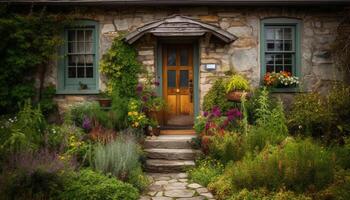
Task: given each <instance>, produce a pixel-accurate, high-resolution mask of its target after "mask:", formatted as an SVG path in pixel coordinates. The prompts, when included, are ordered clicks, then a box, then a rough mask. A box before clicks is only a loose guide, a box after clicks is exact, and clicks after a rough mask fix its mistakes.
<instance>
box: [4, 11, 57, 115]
mask: <svg viewBox="0 0 350 200" xmlns="http://www.w3.org/2000/svg"><path fill="white" fill-rule="evenodd" d="M28 13H29V14H23V13H21V14H15V13H14V12H11V11H9V8H8V7H6V6H1V7H0V38H1V42H0V70H1V73H0V114H6V113H10V112H14V111H16V110H17V108H18V105H19V104H20V103H23V102H24V101H25V100H26V99H28V98H33V97H34V96H36V90H35V87H34V81H35V80H34V75H35V74H36V73H39V74H40V73H42V74H45V69H46V67H47V66H48V63H49V61H50V60H52V58H53V57H55V55H56V53H57V47H58V46H59V45H60V44H61V43H62V39H61V37H60V36H59V33H60V29H61V28H63V24H64V22H63V20H62V19H61V18H59V17H58V16H53V15H47V14H45V12H44V11H43V10H42V11H41V12H40V13H35V12H33V11H30V12H28ZM39 76H40V77H39V79H40V80H41V81H39V85H40V86H39V87H40V88H41V89H40V91H43V90H44V89H43V88H42V87H43V82H42V81H43V79H44V77H45V76H44V75H43V76H41V75H39ZM39 93H40V92H39ZM39 96H40V94H39Z"/></svg>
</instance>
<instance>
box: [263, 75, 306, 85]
mask: <svg viewBox="0 0 350 200" xmlns="http://www.w3.org/2000/svg"><path fill="white" fill-rule="evenodd" d="M264 84H265V85H266V86H268V87H276V88H285V87H295V86H297V85H298V84H299V78H298V77H296V76H292V74H291V73H290V72H286V71H281V72H279V73H276V72H272V73H270V72H268V73H266V75H265V76H264Z"/></svg>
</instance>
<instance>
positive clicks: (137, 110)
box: [128, 99, 149, 128]
mask: <svg viewBox="0 0 350 200" xmlns="http://www.w3.org/2000/svg"><path fill="white" fill-rule="evenodd" d="M128 110H129V111H128V119H129V121H130V123H131V126H132V127H134V128H143V127H145V126H146V125H147V124H148V123H149V120H148V118H147V117H146V114H145V113H144V112H142V105H141V101H139V100H136V99H132V100H130V102H129V105H128Z"/></svg>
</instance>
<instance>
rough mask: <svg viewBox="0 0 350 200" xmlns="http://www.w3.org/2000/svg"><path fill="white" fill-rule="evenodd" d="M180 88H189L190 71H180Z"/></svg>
mask: <svg viewBox="0 0 350 200" xmlns="http://www.w3.org/2000/svg"><path fill="white" fill-rule="evenodd" d="M180 87H188V70H180Z"/></svg>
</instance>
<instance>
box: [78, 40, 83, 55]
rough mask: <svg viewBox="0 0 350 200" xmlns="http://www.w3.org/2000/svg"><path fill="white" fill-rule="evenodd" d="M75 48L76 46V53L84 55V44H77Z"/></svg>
mask: <svg viewBox="0 0 350 200" xmlns="http://www.w3.org/2000/svg"><path fill="white" fill-rule="evenodd" d="M77 46H78V51H77V53H84V52H85V49H84V42H78V44H77Z"/></svg>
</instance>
